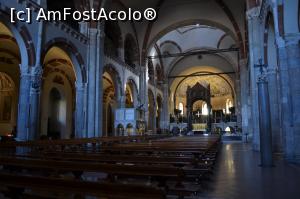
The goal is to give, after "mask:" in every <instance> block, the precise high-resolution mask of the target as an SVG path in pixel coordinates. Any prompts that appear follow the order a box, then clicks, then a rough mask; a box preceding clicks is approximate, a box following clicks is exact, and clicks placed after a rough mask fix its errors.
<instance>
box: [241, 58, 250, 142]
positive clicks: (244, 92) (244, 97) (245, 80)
mask: <svg viewBox="0 0 300 199" xmlns="http://www.w3.org/2000/svg"><path fill="white" fill-rule="evenodd" d="M246 64H247V60H240V63H239V66H240V81H239V82H240V104H241V106H240V115H241V119H242V121H241V127H242V132H243V140H244V141H248V135H249V134H250V132H249V129H248V126H249V116H250V114H249V112H250V108H249V105H248V103H249V94H250V93H249V75H248V73H249V71H248V69H247V68H248V67H247V65H246Z"/></svg>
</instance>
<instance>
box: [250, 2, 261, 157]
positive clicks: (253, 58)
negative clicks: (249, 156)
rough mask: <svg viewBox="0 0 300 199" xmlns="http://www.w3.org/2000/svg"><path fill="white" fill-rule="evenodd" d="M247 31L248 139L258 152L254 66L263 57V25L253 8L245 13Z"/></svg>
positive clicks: (255, 70) (256, 10)
mask: <svg viewBox="0 0 300 199" xmlns="http://www.w3.org/2000/svg"><path fill="white" fill-rule="evenodd" d="M247 17H248V29H249V50H250V51H249V69H250V79H249V81H250V105H251V110H249V111H248V112H251V117H250V123H249V124H250V125H249V132H250V133H251V134H249V139H251V140H252V143H253V149H254V150H256V151H259V149H260V138H259V133H260V130H259V118H258V114H257V111H258V98H257V92H258V90H257V75H258V69H255V68H254V64H256V63H257V62H258V60H259V59H260V58H262V55H263V41H262V39H263V37H262V35H263V27H264V26H263V25H262V23H261V21H260V19H259V9H258V8H253V9H251V10H249V11H247Z"/></svg>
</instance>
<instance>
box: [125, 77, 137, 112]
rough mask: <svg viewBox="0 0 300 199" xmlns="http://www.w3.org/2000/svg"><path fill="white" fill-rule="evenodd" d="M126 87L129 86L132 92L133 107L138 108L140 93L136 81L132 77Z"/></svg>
mask: <svg viewBox="0 0 300 199" xmlns="http://www.w3.org/2000/svg"><path fill="white" fill-rule="evenodd" d="M126 85H128V86H129V87H130V89H131V91H132V95H133V96H132V97H133V106H134V107H137V106H138V105H139V91H138V86H137V84H136V82H135V80H134V79H133V78H132V77H129V78H128V79H127V81H126Z"/></svg>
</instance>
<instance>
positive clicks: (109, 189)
mask: <svg viewBox="0 0 300 199" xmlns="http://www.w3.org/2000/svg"><path fill="white" fill-rule="evenodd" d="M0 187H1V188H0V189H4V188H7V190H2V192H4V193H6V194H7V196H9V197H10V198H23V197H22V195H23V194H24V190H25V189H30V190H33V191H44V192H46V193H47V196H48V197H51V196H50V194H49V193H64V194H65V193H68V194H71V195H75V196H76V195H77V198H78V196H82V197H80V198H84V197H83V196H84V195H89V196H97V197H105V198H109V199H141V198H144V199H153V198H157V199H164V198H166V197H165V195H166V193H165V192H164V191H163V190H161V189H156V188H153V187H147V186H141V185H133V184H117V183H106V182H87V181H80V180H68V179H57V178H49V177H48V178H45V177H37V176H23V175H16V174H5V173H0ZM12 188H18V189H12ZM24 195H26V194H24ZM30 198H34V195H31V197H30ZM42 198H44V197H42ZM53 198H58V196H57V195H55V196H53ZM61 198H65V197H61Z"/></svg>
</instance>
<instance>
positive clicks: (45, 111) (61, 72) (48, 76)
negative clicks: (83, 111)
mask: <svg viewBox="0 0 300 199" xmlns="http://www.w3.org/2000/svg"><path fill="white" fill-rule="evenodd" d="M67 50H68V49H67V48H66V47H65V46H63V45H62V44H61V43H53V44H52V45H49V48H47V49H46V51H45V52H43V56H42V59H41V60H42V63H43V74H42V75H43V81H42V89H41V99H42V100H41V135H43V136H45V135H48V136H53V137H52V138H53V139H66V138H72V137H74V132H75V128H74V127H75V117H76V116H75V109H76V110H79V109H80V108H82V107H77V106H76V105H77V102H76V97H75V96H76V86H75V82H77V83H80V82H82V79H81V76H80V74H81V73H79V77H78V73H77V71H78V69H77V70H76V65H77V66H79V65H78V61H77V60H76V59H74V58H73V59H72V57H71V56H72V55H71V54H70V53H69V52H68V51H67ZM73 60H74V61H75V63H74V62H73ZM76 61H77V63H76ZM53 89H57V92H56V96H59V97H57V98H55V97H53V96H52V94H53V93H52V91H53ZM55 103H59V106H56V105H55ZM52 106H54V107H56V108H57V109H54V108H52ZM53 110H55V111H57V113H53V112H52V111H53ZM51 113H53V114H51ZM55 114H57V115H59V117H54V115H55ZM54 120H55V121H57V122H58V123H59V124H58V123H57V125H54V123H55V122H54V123H53V121H54ZM58 126H59V127H58ZM56 127H57V129H56V130H55V128H56ZM58 129H60V130H59V131H58ZM53 132H56V133H53Z"/></svg>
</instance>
